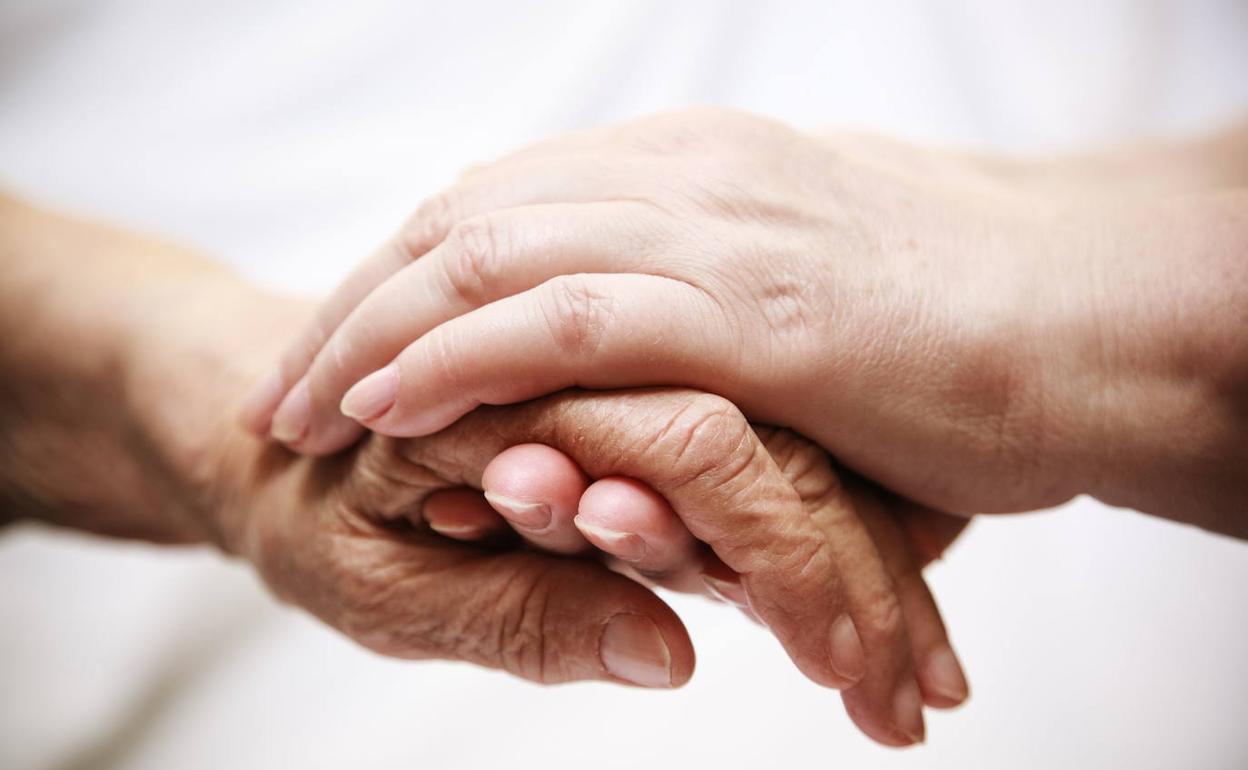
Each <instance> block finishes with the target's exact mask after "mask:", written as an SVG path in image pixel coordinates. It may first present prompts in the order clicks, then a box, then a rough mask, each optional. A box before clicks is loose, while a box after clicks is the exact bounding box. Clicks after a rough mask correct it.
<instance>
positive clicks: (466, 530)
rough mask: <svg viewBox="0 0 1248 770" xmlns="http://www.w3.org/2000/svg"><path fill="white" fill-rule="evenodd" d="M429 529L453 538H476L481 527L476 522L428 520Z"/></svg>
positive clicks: (479, 535)
mask: <svg viewBox="0 0 1248 770" xmlns="http://www.w3.org/2000/svg"><path fill="white" fill-rule="evenodd" d="M429 529H432V530H433V531H434V532H437V533H438V534H439V535H443V536H444V537H449V538H452V539H455V540H476V539H478V538H479V537H481V535H482V529H481V527H480V526H478V525H476V524H450V523H446V522H439V521H431V522H429Z"/></svg>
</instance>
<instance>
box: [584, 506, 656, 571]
mask: <svg viewBox="0 0 1248 770" xmlns="http://www.w3.org/2000/svg"><path fill="white" fill-rule="evenodd" d="M572 523H573V524H575V525H576V528H577V529H579V530H580V531H581V532H582V533H583V534H584V535H585V536H586V537H587V538H589V540H590V541H591V542H593V543H594V545H597V546H598V547H599V548H601V549H603V550H604V551H606V552H607V553H610V554H611V555H612V556H615V557H616V558H619V559H623V560H624V561H641V559H642V558H643V557H645V555H646V541H645V540H642V539H641V535H637V534H634V533H632V532H620V531H619V530H616V529H608V528H607V527H600V526H598V525H596V524H590V523H589V522H587V521H585V519H584V518H582V517H581V516H577V517H575V518H573V519H572Z"/></svg>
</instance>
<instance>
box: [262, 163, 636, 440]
mask: <svg viewBox="0 0 1248 770" xmlns="http://www.w3.org/2000/svg"><path fill="white" fill-rule="evenodd" d="M621 173H622V172H621V170H620V169H616V170H615V171H610V172H608V169H607V168H605V167H604V166H603V164H602V162H601V161H592V160H577V159H563V160H559V159H549V160H543V161H542V162H540V163H539V162H534V163H527V164H523V166H516V167H515V168H513V167H511V166H499V165H494V166H488V167H485V168H482V169H480V170H478V171H477V172H474V173H473V174H471V175H470V176H469V177H467V178H465V179H464V180H462V181H461V182H460V184H458V185H456V186H454V187H452V188H450V189H449V190H447V191H445V192H443V193H440V194H438V195H435V196H433V197H431V198H429V199H428V200H426V201H425V202H424V203H423V204H421V206H420V207H419V208H418V209H417V210H416V212H415V213H414V214H413V215H412V216H411V217H410V218H409V219H408V220H407V222H406V223H404V224H403V226H402V227H400V228H399V230H398V231H397V233H396V234H395V235H394V237H392V238H391V239H390V240H389V241H387V242H386V243H385V244H384V245H382V246H381V248H379V249H378V250H377V251H376V252H375V253H374V254H373V255H372V256H370V257H369V258H368V259H367V260H365V261H364V262H363V263H361V264H360V265H359V266H358V267H357V268H356V269H355V270H353V271H352V272H351V273H350V275H349V276H348V277H347V279H346V280H345V281H344V282H343V283H342V284H341V285H340V286H339V287H338V288H337V289H336V290H335V291H334V293H333V294H332V295H331V296H330V297H329V299H328V300H326V302H325V303H324V304H323V305H322V306H321V308H320V310H319V311H318V312H317V315H316V318H315V319H314V320H313V322H312V323H311V324H310V325H309V326H308V327H307V328H306V329H305V330H304V331H303V332H302V333H301V334H300V336H299V337H298V338H297V339H296V340H295V342H294V343H292V344H291V346H290V347H289V348H287V350H286V352H285V353H284V354H283V355H282V357H281V359H280V361H279V363H278V365H277V367H276V368H275V369H273V370H272V371H270V372H269V373H268V374H266V375H265V376H264V377H262V378H261V379H260V380H259V381H258V382H257V383H256V384H255V385H254V386H253V388H252V390H251V392H250V393H249V394H248V396H247V398H246V399H245V401H244V404H243V406H242V408H241V410H240V414H239V417H240V422H241V423H242V424H243V425H244V427H246V428H247V429H249V430H251V431H252V432H254V433H256V434H258V435H264V434H268V433H269V432H270V430H271V429H275V431H274V432H275V435H274V437H275V438H278V439H279V440H283V441H289V442H295V439H297V438H298V437H299V432H300V430H301V429H302V426H301V424H300V420H301V417H302V416H301V412H300V408H302V404H303V402H302V401H301V400H300V399H298V398H296V399H295V400H294V401H293V403H292V404H291V405H290V406H286V408H285V409H281V412H282V418H283V419H282V420H281V421H279V422H278V423H276V424H274V418H275V417H277V413H278V411H279V409H280V408H281V407H282V406H285V404H284V401H285V400H286V399H288V398H290V394H291V391H292V390H293V388H294V386H295V384H296V383H297V382H298V381H299V380H300V379H301V378H302V377H303V376H304V375H305V374H306V373H307V370H308V367H309V366H310V365H311V363H312V361H313V359H314V358H315V356H316V354H317V353H318V352H319V351H320V350H321V348H322V347H323V345H324V343H325V341H326V340H327V339H329V337H330V335H331V334H332V333H333V331H334V329H336V328H337V327H338V325H339V324H340V323H342V321H343V319H345V318H346V317H347V315H348V314H349V313H350V312H351V311H352V310H353V309H354V308H355V306H356V305H358V304H359V303H360V301H361V300H363V299H364V297H366V296H367V295H368V294H369V293H370V292H371V291H372V290H373V289H374V288H376V287H377V286H379V285H380V284H381V283H382V282H384V281H385V280H386V279H387V278H389V277H390V276H391V275H393V274H394V273H395V272H396V271H398V270H399V269H401V268H402V267H404V266H405V265H408V264H410V263H411V262H412V261H414V260H418V259H419V258H421V257H422V256H423V255H424V254H425V253H426V252H428V251H429V250H430V249H432V248H433V247H434V246H436V245H437V244H438V243H440V242H441V241H442V240H443V239H444V238H445V237H446V236H447V234H448V233H449V232H450V230H451V228H452V227H454V226H455V224H456V223H457V222H460V221H461V220H464V219H467V218H470V217H473V216H477V215H478V214H482V213H485V212H489V211H495V210H499V209H506V208H512V207H516V206H524V205H530V204H539V203H554V202H559V201H566V202H589V201H599V200H604V199H605V198H607V197H610V195H609V194H608V193H609V191H610V190H611V188H609V187H608V186H607V183H608V182H609V181H610V180H612V179H615V178H617V177H618V176H620V174H621ZM616 192H617V193H626V192H627V188H621V189H620V190H618V191H616ZM337 430H338V431H340V433H339V434H338V443H339V444H340V445H342V446H345V445H347V444H349V443H350V442H351V441H352V440H354V438H355V437H356V436H358V434H359V428H358V427H356V426H352V425H350V424H348V423H346V422H345V421H344V422H341V423H339V426H338V428H337ZM277 434H280V435H277ZM347 436H350V437H351V438H346V437H347Z"/></svg>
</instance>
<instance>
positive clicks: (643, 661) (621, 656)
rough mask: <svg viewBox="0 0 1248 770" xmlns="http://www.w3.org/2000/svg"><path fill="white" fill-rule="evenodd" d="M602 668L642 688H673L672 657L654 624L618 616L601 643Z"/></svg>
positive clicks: (605, 630)
mask: <svg viewBox="0 0 1248 770" xmlns="http://www.w3.org/2000/svg"><path fill="white" fill-rule="evenodd" d="M598 655H599V657H600V658H601V659H602V665H603V667H604V668H606V669H607V671H608V673H610V674H611V675H612V676H614V677H616V678H618V679H623V680H624V681H626V682H632V683H633V684H639V685H641V686H642V687H671V686H672V654H671V652H670V651H669V650H668V649H667V643H666V642H664V641H663V635H662V634H660V633H659V627H658V626H656V625H655V624H654V621H652V620H650V619H649V618H647V617H644V616H642V615H616V616H615V617H613V618H611V620H610V621H609V622H608V623H607V627H606V628H604V629H603V631H602V638H601V640H600V641H599V643H598Z"/></svg>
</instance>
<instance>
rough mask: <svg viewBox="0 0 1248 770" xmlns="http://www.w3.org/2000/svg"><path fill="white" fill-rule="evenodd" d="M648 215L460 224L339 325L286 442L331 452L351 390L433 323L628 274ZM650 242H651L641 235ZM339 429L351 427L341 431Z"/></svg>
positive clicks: (496, 216)
mask: <svg viewBox="0 0 1248 770" xmlns="http://www.w3.org/2000/svg"><path fill="white" fill-rule="evenodd" d="M656 219H657V215H655V214H654V213H653V212H652V210H651V209H648V208H646V207H643V206H641V205H640V204H635V203H585V204H573V205H558V204H555V205H536V206H524V207H520V208H514V209H508V210H505V211H498V212H494V213H491V214H487V215H483V216H477V217H472V218H469V219H464V220H462V221H460V222H459V223H458V224H457V225H456V226H455V227H454V228H453V229H452V230H451V233H450V234H449V235H448V236H447V238H446V239H445V240H443V241H442V242H441V243H439V244H438V245H437V246H436V247H434V248H433V249H432V250H431V251H429V253H427V254H425V255H424V256H423V257H422V258H420V259H418V260H416V261H414V262H411V263H410V264H408V265H407V266H405V267H403V268H402V269H400V270H398V271H397V272H396V273H395V274H394V275H393V276H392V277H391V278H389V280H387V281H385V282H384V283H383V284H382V285H380V286H378V287H377V289H376V290H375V291H373V292H372V293H371V294H369V295H368V297H366V298H364V299H363V300H362V301H360V303H359V304H358V306H357V307H355V309H354V310H352V311H351V313H350V314H349V315H348V316H347V317H346V318H345V319H344V320H343V321H342V322H341V324H340V325H338V327H337V329H335V331H334V332H333V334H332V335H331V336H330V338H329V339H328V341H326V343H325V344H324V346H323V347H322V348H321V350H320V352H319V353H318V354H317V355H316V357H315V359H314V360H313V361H312V363H311V366H310V367H309V369H308V371H307V374H306V376H305V378H304V379H302V380H301V381H300V383H299V384H298V385H297V386H296V389H300V388H306V393H304V394H298V395H297V394H295V393H292V396H291V397H289V398H288V399H287V401H286V403H283V404H282V407H281V409H280V410H279V416H280V419H279V420H278V423H279V424H283V423H284V422H286V421H287V413H288V412H289V413H290V414H294V415H298V417H297V419H296V418H294V417H292V418H291V420H294V421H297V422H299V425H298V426H297V427H292V428H290V429H289V431H287V433H288V434H290V435H295V434H297V436H298V440H297V441H293V442H289V441H288V442H287V443H288V444H290V445H291V446H293V447H296V448H298V449H299V450H300V451H301V452H304V453H308V454H325V453H331V452H336V451H338V450H339V449H341V448H342V447H343V446H344V445H345V444H344V441H345V440H346V437H348V436H350V437H353V436H354V432H355V431H356V430H358V425H355V424H354V421H352V420H350V419H349V418H347V417H344V416H343V414H342V412H341V410H340V404H341V402H342V397H343V395H345V394H346V392H347V390H348V389H349V388H350V387H351V386H352V385H354V384H355V383H356V382H358V381H359V380H360V379H361V378H363V377H364V376H365V375H367V374H368V373H369V372H372V371H374V370H376V369H378V368H380V367H382V366H384V365H386V364H387V363H389V362H390V361H391V360H392V359H393V358H394V357H395V356H396V355H398V354H399V352H401V351H402V350H403V348H404V347H406V346H407V345H408V344H410V343H411V342H413V341H414V340H417V339H419V338H420V337H421V336H422V335H424V334H425V333H426V332H428V331H429V330H431V329H433V328H434V327H436V326H437V325H438V324H440V323H443V322H445V321H449V320H451V319H452V318H455V317H456V316H459V315H462V314H463V313H466V312H468V311H470V310H473V309H475V308H478V307H480V306H482V305H484V304H486V303H488V302H491V301H493V300H496V299H499V298H502V297H506V296H509V295H511V294H516V293H519V292H522V291H524V290H526V289H530V288H532V287H534V286H537V285H538V284H541V283H542V282H544V281H546V280H548V279H550V278H552V277H554V276H558V275H563V274H568V273H585V272H627V271H629V270H632V269H635V268H637V267H639V266H640V265H641V264H642V263H643V262H644V260H645V258H646V255H647V254H649V253H653V252H654V251H656V250H658V249H659V248H660V245H659V243H658V241H659V239H660V236H659V235H657V233H658V232H660V228H659V227H658V225H657V224H656V222H655V221H653V220H656ZM638 233H648V234H651V235H646V236H642V235H638ZM343 423H351V424H352V425H353V426H354V427H351V429H350V430H344V428H343Z"/></svg>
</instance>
